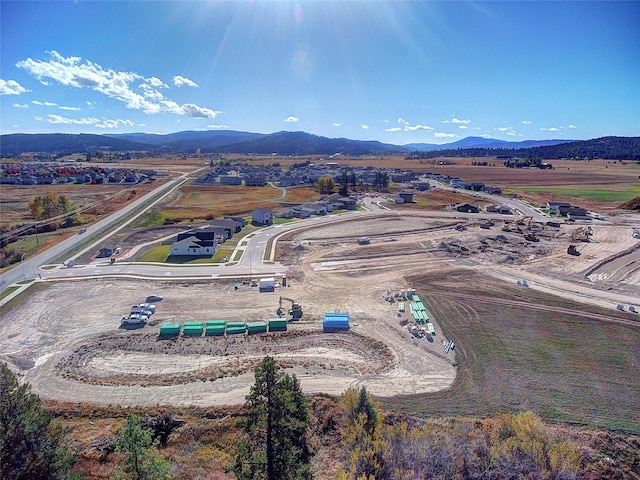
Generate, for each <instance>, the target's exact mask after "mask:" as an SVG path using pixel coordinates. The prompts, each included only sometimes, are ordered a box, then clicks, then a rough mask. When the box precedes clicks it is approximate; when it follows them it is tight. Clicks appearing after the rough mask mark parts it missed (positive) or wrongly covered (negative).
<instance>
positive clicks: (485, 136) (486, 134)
mask: <svg viewBox="0 0 640 480" xmlns="http://www.w3.org/2000/svg"><path fill="white" fill-rule="evenodd" d="M478 136H479V137H482V138H491V135H489V134H488V133H481V134H480V135H478Z"/></svg>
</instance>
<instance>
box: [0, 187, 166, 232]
mask: <svg viewBox="0 0 640 480" xmlns="http://www.w3.org/2000/svg"><path fill="white" fill-rule="evenodd" d="M157 186H158V183H157V182H151V183H144V184H137V185H73V184H71V185H2V195H1V196H0V199H1V204H0V210H1V211H2V218H1V219H0V225H16V224H23V223H28V222H33V221H34V219H33V217H32V216H31V212H29V200H30V199H31V198H33V197H35V196H37V195H48V194H50V193H54V194H56V195H66V196H67V197H68V198H69V200H70V201H71V204H72V205H75V206H78V207H85V206H88V205H94V206H93V207H92V208H91V209H90V210H87V211H86V212H83V214H82V216H83V218H84V217H88V219H89V220H90V219H91V218H92V217H95V216H96V215H98V214H99V215H105V214H107V213H109V212H113V211H116V210H118V209H120V208H122V206H124V205H126V204H127V203H129V202H131V201H133V200H135V199H137V198H139V197H141V196H142V195H144V194H145V193H147V192H149V191H151V190H153V189H154V188H156V187H157ZM133 190H135V194H132V191H133Z"/></svg>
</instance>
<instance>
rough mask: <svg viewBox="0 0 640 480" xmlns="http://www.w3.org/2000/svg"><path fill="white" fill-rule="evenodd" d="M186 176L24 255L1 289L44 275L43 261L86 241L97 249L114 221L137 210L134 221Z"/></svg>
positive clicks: (4, 278)
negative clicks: (34, 253) (77, 231)
mask: <svg viewBox="0 0 640 480" xmlns="http://www.w3.org/2000/svg"><path fill="white" fill-rule="evenodd" d="M185 180H186V176H185V175H183V176H182V177H179V178H176V179H172V180H170V181H168V182H167V183H165V184H163V185H161V186H160V187H158V188H156V189H155V190H153V191H151V192H149V193H148V194H146V195H144V196H143V197H141V198H139V199H138V200H136V201H134V202H132V203H130V204H129V205H127V206H126V207H124V208H122V209H121V210H119V211H117V212H115V213H113V214H111V215H109V216H108V217H105V218H103V219H101V220H99V221H97V222H95V223H93V224H92V225H90V226H88V227H87V229H86V232H84V233H81V234H77V235H74V236H72V237H69V238H67V239H65V240H63V241H61V242H59V243H58V244H56V245H53V246H52V247H50V248H48V249H47V250H45V251H44V252H41V253H39V254H37V255H34V256H33V257H30V258H24V260H23V261H22V262H20V264H19V265H17V266H16V267H14V268H12V269H11V270H8V271H6V272H4V273H2V275H0V293H1V292H3V291H4V290H6V288H7V287H8V286H9V285H11V284H13V283H16V282H21V281H23V280H25V279H33V278H39V277H44V275H43V272H44V271H43V270H41V269H40V267H41V266H42V265H47V264H50V263H51V262H54V261H56V259H59V258H64V257H65V255H66V254H67V252H71V251H74V250H75V249H77V248H78V247H80V246H82V245H83V244H86V245H87V246H86V248H85V249H84V250H83V251H86V250H88V249H92V248H94V249H95V248H96V247H97V246H98V245H100V244H102V243H103V242H104V240H105V236H104V234H105V232H107V231H109V229H110V228H111V227H112V226H113V225H114V224H115V223H117V222H118V221H120V220H121V219H122V218H124V217H126V216H128V215H132V214H133V213H134V212H137V215H134V216H133V217H132V218H131V219H129V220H128V221H127V222H126V223H128V222H130V221H133V220H134V219H135V217H136V216H138V215H141V214H142V213H143V212H144V211H145V210H146V209H148V208H150V207H151V206H152V205H153V203H155V202H152V200H153V199H154V198H155V197H158V198H157V199H156V201H158V200H160V198H162V197H163V196H165V195H166V194H168V193H169V192H170V191H171V190H173V189H174V188H177V187H178V186H179V185H181V184H182V183H183V182H184V181H185ZM126 223H125V224H123V225H121V226H120V227H118V229H119V228H123V227H124V226H125V225H126ZM114 232H115V230H114V231H109V234H112V233H114ZM81 253H82V252H80V253H78V254H76V255H75V256H78V255H80V254H81ZM70 258H71V257H70Z"/></svg>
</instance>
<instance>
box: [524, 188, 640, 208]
mask: <svg viewBox="0 0 640 480" xmlns="http://www.w3.org/2000/svg"><path fill="white" fill-rule="evenodd" d="M514 191H515V192H518V193H522V194H524V193H528V192H536V193H549V194H553V195H563V196H565V197H575V198H576V199H580V200H582V199H586V200H591V201H594V202H613V203H619V204H620V203H624V202H626V201H627V200H630V199H632V198H634V197H637V196H640V184H638V185H626V186H625V185H612V186H610V187H609V188H603V186H598V187H595V188H588V187H584V188H559V187H550V186H540V187H515V188H514Z"/></svg>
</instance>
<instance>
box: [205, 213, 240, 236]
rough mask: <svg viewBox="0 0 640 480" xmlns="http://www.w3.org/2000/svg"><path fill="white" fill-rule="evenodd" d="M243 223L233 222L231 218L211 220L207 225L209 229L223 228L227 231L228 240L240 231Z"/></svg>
mask: <svg viewBox="0 0 640 480" xmlns="http://www.w3.org/2000/svg"><path fill="white" fill-rule="evenodd" d="M243 226H244V223H242V222H239V221H238V220H234V219H232V218H224V219H222V220H212V221H211V223H209V227H219V228H224V229H226V230H228V231H229V235H228V236H229V238H231V237H233V236H234V235H235V234H236V233H239V232H240V231H241V230H242V227H243Z"/></svg>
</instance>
